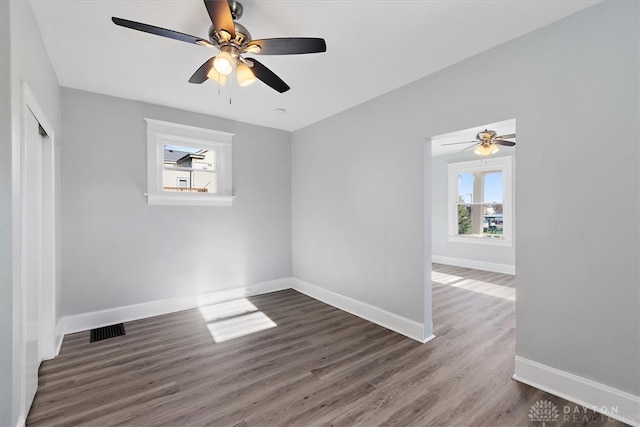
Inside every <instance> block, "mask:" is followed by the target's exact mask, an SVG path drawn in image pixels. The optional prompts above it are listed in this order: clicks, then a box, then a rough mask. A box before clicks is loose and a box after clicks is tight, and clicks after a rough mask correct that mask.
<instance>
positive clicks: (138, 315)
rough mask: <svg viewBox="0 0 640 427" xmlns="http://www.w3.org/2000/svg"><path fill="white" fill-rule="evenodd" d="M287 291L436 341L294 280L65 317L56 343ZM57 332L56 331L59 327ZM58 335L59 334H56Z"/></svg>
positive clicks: (417, 326) (414, 326) (407, 322)
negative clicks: (93, 331) (83, 333)
mask: <svg viewBox="0 0 640 427" xmlns="http://www.w3.org/2000/svg"><path fill="white" fill-rule="evenodd" d="M284 289H295V290H296V291H298V292H300V293H303V294H305V295H308V296H310V297H311V298H314V299H317V300H319V301H322V302H324V303H326V304H329V305H331V306H333V307H336V308H338V309H340V310H343V311H346V312H348V313H351V314H353V315H356V316H358V317H361V318H363V319H365V320H368V321H370V322H373V323H376V324H378V325H380V326H382V327H384V328H387V329H390V330H392V331H395V332H398V333H399V334H402V335H405V336H407V337H409V338H411V339H414V340H416V341H418V342H421V343H426V342H428V341H431V340H432V339H433V338H435V336H434V335H432V334H431V333H429V336H426V337H425V331H424V325H423V324H422V323H419V322H416V321H414V320H411V319H407V318H406V317H402V316H399V315H397V314H394V313H391V312H388V311H386V310H383V309H381V308H378V307H375V306H372V305H370V304H367V303H364V302H361V301H357V300H355V299H352V298H349V297H345V296H343V295H340V294H337V293H335V292H332V291H328V290H326V289H324V288H321V287H319V286H316V285H312V284H311V283H307V282H304V281H302V280H299V279H295V278H293V277H287V278H283V279H277V280H271V281H268V282H261V283H255V284H253V285H247V286H242V287H237V288H229V289H222V290H219V291H214V292H211V293H207V294H202V295H196V296H190V297H180V298H170V299H164V300H157V301H150V302H146V303H141V304H133V305H128V306H124V307H116V308H111V309H106V310H98V311H92V312H88V313H82V314H75V315H71V316H65V317H64V318H62V319H61V325H62V326H61V327H60V328H61V333H60V334H59V337H60V338H59V341H58V342H57V349H56V355H57V354H59V352H60V346H61V345H62V339H63V338H64V335H65V334H71V333H74V332H81V331H87V330H90V329H94V328H99V327H102V326H107V325H112V324H115V323H122V322H130V321H132V320H138V319H144V318H147V317H152V316H159V315H162V314H168V313H174V312H176V311H182V310H188V309H191V308H197V307H201V306H203V305H209V304H216V303H220V302H224V301H230V300H233V299H238V298H244V297H248V296H254V295H261V294H267V293H270V292H276V291H281V290H284ZM56 330H57V328H56ZM56 336H58V334H57V333H56Z"/></svg>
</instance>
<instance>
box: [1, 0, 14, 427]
mask: <svg viewBox="0 0 640 427" xmlns="http://www.w3.org/2000/svg"><path fill="white" fill-rule="evenodd" d="M9 7H10V4H9V2H6V1H0V425H3V426H8V425H11V406H12V405H11V393H12V384H13V380H12V377H11V372H12V371H13V368H12V357H13V356H12V353H13V342H12V335H13V310H12V304H11V301H12V299H13V282H12V278H11V277H12V272H13V268H12V256H11V246H12V239H11V206H12V203H11V151H12V150H11V79H10V74H11V67H10V63H11V61H10V60H11V46H10V37H11V31H10V29H9V26H10V21H9Z"/></svg>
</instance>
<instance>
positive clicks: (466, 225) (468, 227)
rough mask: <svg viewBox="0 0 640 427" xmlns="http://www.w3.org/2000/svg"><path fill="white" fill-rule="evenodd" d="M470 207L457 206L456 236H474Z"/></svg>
mask: <svg viewBox="0 0 640 427" xmlns="http://www.w3.org/2000/svg"><path fill="white" fill-rule="evenodd" d="M473 210H474V207H473V206H472V205H458V234H461V235H467V234H474V231H473Z"/></svg>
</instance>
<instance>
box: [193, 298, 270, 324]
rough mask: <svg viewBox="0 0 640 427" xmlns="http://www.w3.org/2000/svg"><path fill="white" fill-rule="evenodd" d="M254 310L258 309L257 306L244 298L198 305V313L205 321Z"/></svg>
mask: <svg viewBox="0 0 640 427" xmlns="http://www.w3.org/2000/svg"><path fill="white" fill-rule="evenodd" d="M254 311H258V308H257V307H256V306H255V305H253V304H251V302H250V301H249V300H248V299H246V298H241V299H237V300H234V301H228V302H223V303H220V304H214V305H206V306H203V307H200V314H201V315H202V318H203V319H204V320H205V321H206V322H207V323H209V322H212V321H214V320H218V319H225V318H227V317H234V316H240V315H242V314H246V313H253V312H254Z"/></svg>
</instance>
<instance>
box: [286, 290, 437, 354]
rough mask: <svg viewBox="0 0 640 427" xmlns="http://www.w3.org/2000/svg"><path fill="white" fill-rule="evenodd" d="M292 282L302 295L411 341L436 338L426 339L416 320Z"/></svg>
mask: <svg viewBox="0 0 640 427" xmlns="http://www.w3.org/2000/svg"><path fill="white" fill-rule="evenodd" d="M292 281H293V289H295V290H296V291H298V292H300V293H303V294H305V295H308V296H310V297H311V298H314V299H317V300H319V301H322V302H324V303H326V304H329V305H331V306H333V307H336V308H339V309H340V310H342V311H346V312H348V313H351V314H353V315H355V316H358V317H361V318H363V319H365V320H368V321H370V322H373V323H376V324H378V325H380V326H382V327H384V328H387V329H390V330H392V331H395V332H397V333H399V334H402V335H404V336H407V337H409V338H411V339H414V340H416V341H419V342H421V343H426V342H428V341H431V340H432V339H433V338H434V336H433V335H431V334H430V335H429V336H428V337H425V336H424V325H423V324H422V323H419V322H416V321H415V320H411V319H407V318H406V317H402V316H399V315H397V314H394V313H391V312H388V311H386V310H383V309H381V308H378V307H375V306H373V305H370V304H367V303H364V302H361V301H358V300H355V299H353V298H349V297H346V296H344V295H340V294H337V293H335V292H332V291H329V290H327V289H324V288H321V287H320V286H316V285H313V284H311V283H308V282H305V281H303V280H300V279H296V278H292Z"/></svg>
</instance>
